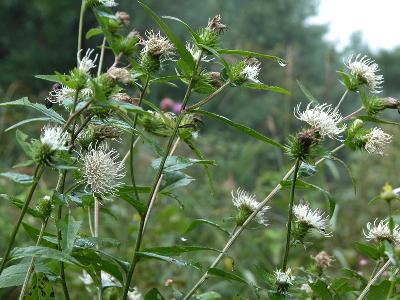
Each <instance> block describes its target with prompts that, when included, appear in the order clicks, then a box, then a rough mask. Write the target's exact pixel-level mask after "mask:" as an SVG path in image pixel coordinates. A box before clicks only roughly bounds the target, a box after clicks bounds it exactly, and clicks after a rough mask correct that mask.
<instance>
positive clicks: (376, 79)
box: [345, 54, 383, 93]
mask: <svg viewBox="0 0 400 300" xmlns="http://www.w3.org/2000/svg"><path fill="white" fill-rule="evenodd" d="M353 57H354V56H353V55H351V56H350V57H349V59H348V61H347V63H345V65H346V67H347V68H348V69H349V70H350V73H351V75H353V76H355V77H356V78H357V80H358V81H359V83H360V84H365V85H366V86H367V87H368V88H369V89H370V91H371V92H372V93H380V92H381V84H382V83H383V76H382V75H378V74H376V73H377V72H379V66H378V64H377V63H375V61H374V60H373V59H370V58H367V56H366V55H364V56H361V54H358V55H357V56H356V57H355V58H354V59H353Z"/></svg>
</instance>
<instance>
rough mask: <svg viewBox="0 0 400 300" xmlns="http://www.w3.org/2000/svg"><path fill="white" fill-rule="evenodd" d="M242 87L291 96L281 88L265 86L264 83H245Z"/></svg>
mask: <svg viewBox="0 0 400 300" xmlns="http://www.w3.org/2000/svg"><path fill="white" fill-rule="evenodd" d="M244 87H247V88H249V89H254V90H263V91H271V92H275V93H281V94H285V95H290V94H291V93H290V92H289V91H288V90H285V89H284V88H281V87H279V86H273V85H267V84H264V83H246V84H244Z"/></svg>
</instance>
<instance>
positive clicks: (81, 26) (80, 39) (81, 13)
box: [77, 0, 86, 62]
mask: <svg viewBox="0 0 400 300" xmlns="http://www.w3.org/2000/svg"><path fill="white" fill-rule="evenodd" d="M85 2H86V0H82V4H81V11H80V14H79V29H78V51H77V53H78V62H79V60H80V59H81V54H80V51H81V49H82V32H83V16H84V15H85V9H86V5H85Z"/></svg>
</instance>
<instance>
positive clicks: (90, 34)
mask: <svg viewBox="0 0 400 300" xmlns="http://www.w3.org/2000/svg"><path fill="white" fill-rule="evenodd" d="M100 34H103V29H101V28H98V27H96V28H91V29H89V30H88V32H86V39H87V40H88V39H90V38H92V37H94V36H97V35H100Z"/></svg>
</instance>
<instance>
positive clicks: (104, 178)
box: [82, 146, 125, 195]
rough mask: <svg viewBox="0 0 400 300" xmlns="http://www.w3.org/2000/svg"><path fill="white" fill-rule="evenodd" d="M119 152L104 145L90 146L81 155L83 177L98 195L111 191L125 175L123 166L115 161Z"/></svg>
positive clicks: (119, 183)
mask: <svg viewBox="0 0 400 300" xmlns="http://www.w3.org/2000/svg"><path fill="white" fill-rule="evenodd" d="M118 157H119V154H118V153H117V152H116V151H115V150H113V149H112V150H108V149H107V147H105V146H100V147H97V148H90V149H89V151H88V152H87V153H86V154H85V155H83V157H82V161H83V170H82V171H83V177H84V178H85V180H86V182H87V185H88V186H90V188H91V189H92V191H93V192H95V193H98V194H100V195H104V194H106V193H111V194H112V193H113V192H114V191H115V189H116V188H117V187H118V186H119V185H121V182H120V179H122V178H123V177H124V176H125V173H124V166H123V164H122V163H121V162H119V161H117V159H118Z"/></svg>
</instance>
